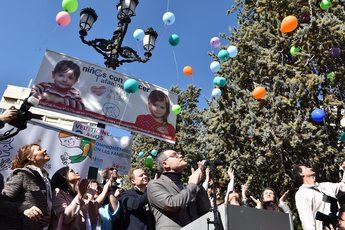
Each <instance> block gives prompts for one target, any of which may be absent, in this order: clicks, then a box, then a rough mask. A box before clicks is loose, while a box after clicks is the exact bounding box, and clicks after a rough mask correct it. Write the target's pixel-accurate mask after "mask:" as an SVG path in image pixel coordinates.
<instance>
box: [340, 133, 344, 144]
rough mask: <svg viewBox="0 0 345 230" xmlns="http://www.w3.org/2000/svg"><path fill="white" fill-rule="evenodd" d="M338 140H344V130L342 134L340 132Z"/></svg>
mask: <svg viewBox="0 0 345 230" xmlns="http://www.w3.org/2000/svg"><path fill="white" fill-rule="evenodd" d="M339 141H342V142H345V132H343V133H342V134H340V136H339Z"/></svg>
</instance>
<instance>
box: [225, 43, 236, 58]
mask: <svg viewBox="0 0 345 230" xmlns="http://www.w3.org/2000/svg"><path fill="white" fill-rule="evenodd" d="M227 51H228V53H229V56H230V57H231V58H234V57H236V56H237V53H238V49H237V47H236V46H229V47H228V49H227Z"/></svg>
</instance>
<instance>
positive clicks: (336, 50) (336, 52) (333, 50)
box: [329, 46, 341, 58]
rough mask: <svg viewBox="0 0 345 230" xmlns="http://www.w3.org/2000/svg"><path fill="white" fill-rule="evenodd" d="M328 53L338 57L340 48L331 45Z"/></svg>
mask: <svg viewBox="0 0 345 230" xmlns="http://www.w3.org/2000/svg"><path fill="white" fill-rule="evenodd" d="M329 54H330V55H331V56H332V57H333V58H338V57H339V56H340V54H341V49H340V48H339V47H335V46H334V47H332V48H330V49H329Z"/></svg>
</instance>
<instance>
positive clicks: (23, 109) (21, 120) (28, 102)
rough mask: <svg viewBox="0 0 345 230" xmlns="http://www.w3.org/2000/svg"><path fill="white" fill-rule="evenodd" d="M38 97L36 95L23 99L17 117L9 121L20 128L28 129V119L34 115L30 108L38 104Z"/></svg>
mask: <svg viewBox="0 0 345 230" xmlns="http://www.w3.org/2000/svg"><path fill="white" fill-rule="evenodd" d="M38 102H39V101H38V99H37V98H35V97H32V96H31V97H28V98H26V99H25V100H24V101H23V104H22V105H21V106H20V108H19V109H18V113H17V117H16V119H13V120H12V121H10V122H9V124H10V125H12V126H14V127H16V128H17V129H19V130H23V129H26V125H27V121H28V120H31V119H32V118H33V117H34V115H33V114H32V113H31V112H29V109H30V108H31V106H33V105H38Z"/></svg>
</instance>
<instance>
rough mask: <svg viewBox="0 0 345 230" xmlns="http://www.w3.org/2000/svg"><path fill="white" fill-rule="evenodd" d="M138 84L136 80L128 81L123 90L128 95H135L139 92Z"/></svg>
mask: <svg viewBox="0 0 345 230" xmlns="http://www.w3.org/2000/svg"><path fill="white" fill-rule="evenodd" d="M138 87H139V85H138V82H137V80H134V79H128V80H126V81H125V84H123V88H124V90H125V91H126V92H127V93H135V92H137V91H138Z"/></svg>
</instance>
